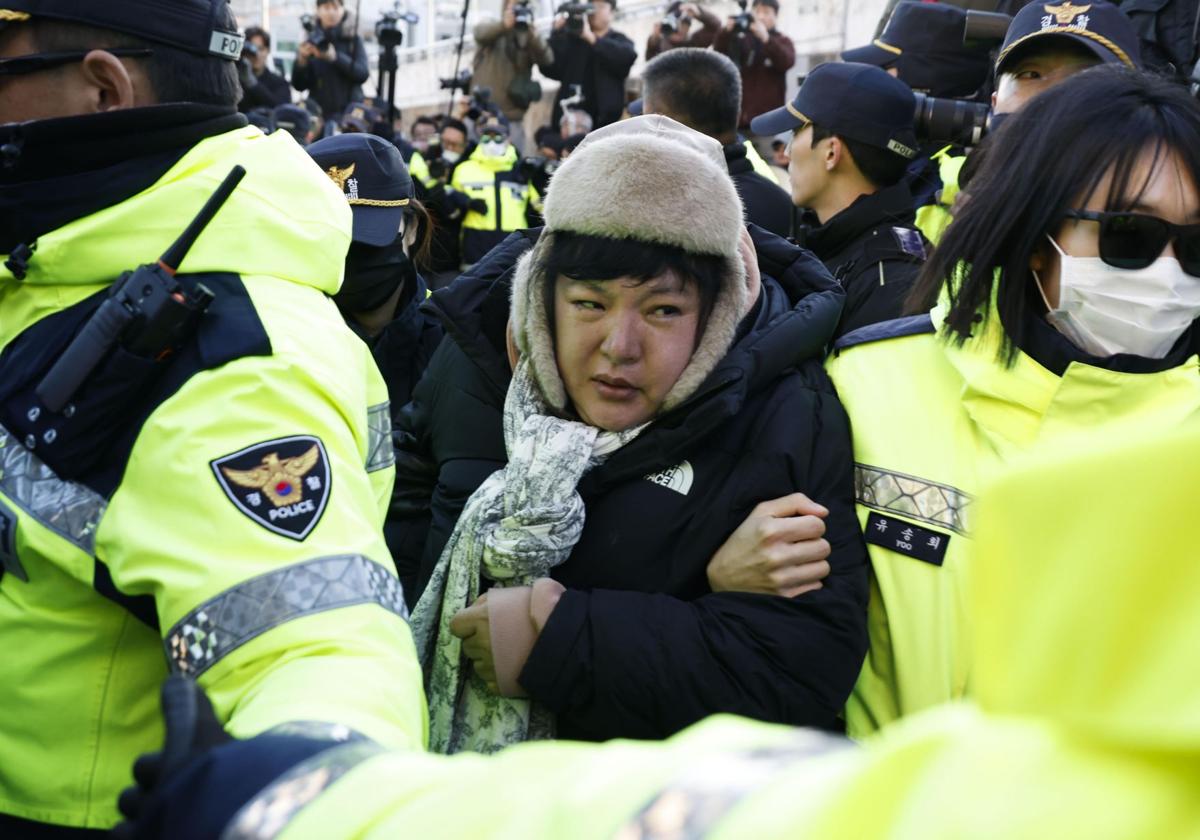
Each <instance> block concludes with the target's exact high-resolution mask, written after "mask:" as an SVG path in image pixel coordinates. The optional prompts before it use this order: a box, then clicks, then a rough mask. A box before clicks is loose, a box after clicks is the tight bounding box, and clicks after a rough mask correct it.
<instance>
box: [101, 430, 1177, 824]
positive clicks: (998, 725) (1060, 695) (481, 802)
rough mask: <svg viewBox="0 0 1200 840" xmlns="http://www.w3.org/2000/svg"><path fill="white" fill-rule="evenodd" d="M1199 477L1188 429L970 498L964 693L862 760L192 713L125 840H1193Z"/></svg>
mask: <svg viewBox="0 0 1200 840" xmlns="http://www.w3.org/2000/svg"><path fill="white" fill-rule="evenodd" d="M1198 474H1200V422H1197V421H1196V420H1192V421H1190V422H1189V423H1187V424H1186V425H1185V428H1183V429H1181V430H1176V431H1173V432H1171V433H1167V434H1164V435H1161V436H1157V437H1152V438H1142V437H1133V438H1130V437H1129V436H1127V435H1123V434H1117V435H1115V436H1113V437H1111V438H1108V439H1105V440H1104V441H1103V442H1101V443H1100V444H1099V445H1096V442H1093V443H1092V445H1089V446H1087V447H1085V448H1084V451H1082V452H1079V451H1068V452H1055V453H1049V454H1048V455H1047V457H1046V458H1044V459H1041V461H1040V462H1039V463H1036V464H1034V465H1032V466H1029V467H1027V468H1025V469H1022V470H1018V471H1015V472H1013V473H1011V474H1008V475H1006V476H1004V477H1003V478H1001V479H1000V480H999V481H998V482H997V483H996V484H994V485H993V486H991V487H989V488H987V489H985V491H984V494H983V496H982V497H981V499H980V500H979V506H978V510H977V513H978V517H977V520H976V524H977V526H978V531H977V536H978V539H977V541H976V543H975V545H974V550H975V552H976V556H975V558H974V562H975V566H976V569H977V570H978V574H977V575H976V576H975V579H974V580H973V581H972V585H971V587H970V593H969V595H968V600H969V603H970V604H971V609H972V610H973V612H974V613H975V615H976V618H977V624H976V626H977V630H978V632H977V633H976V634H975V637H974V640H973V642H972V646H973V649H974V659H975V661H976V662H978V663H979V669H978V673H977V682H976V688H977V692H976V693H977V701H976V702H975V703H973V704H972V703H965V702H964V703H959V704H952V705H948V706H944V707H941V708H938V709H934V710H931V711H929V712H927V713H924V714H922V715H918V716H915V717H913V718H911V719H909V720H906V721H903V722H900V723H897V724H892V725H889V726H888V727H887V728H885V730H884V731H883V732H882V733H880V735H879V737H878V738H876V739H873V740H872V742H871V743H869V744H867V745H866V746H865V748H860V749H856V748H854V747H852V746H851V745H850V742H849V741H846V740H844V739H838V738H835V737H832V736H830V735H828V734H825V733H816V732H812V731H806V730H797V729H787V728H784V727H779V726H768V725H765V724H759V723H752V722H749V721H746V720H744V719H739V718H733V717H718V718H712V719H710V720H708V721H706V722H704V723H700V724H697V725H696V726H694V727H693V728H691V729H689V730H687V731H685V732H683V733H682V734H680V735H678V736H676V737H675V738H672V739H671V740H670V741H668V742H666V743H659V744H649V743H645V742H612V743H610V744H607V745H604V746H594V745H582V744H566V743H557V744H550V743H536V744H526V745H523V746H519V747H515V748H512V749H509V750H506V751H504V752H502V753H500V754H498V755H494V756H488V757H484V756H478V755H470V756H468V755H461V756H454V757H450V758H448V757H442V756H432V755H428V754H420V753H413V752H394V751H393V752H385V751H383V750H380V749H378V748H371V747H369V746H367V745H364V744H361V743H359V744H356V743H348V744H344V745H340V746H337V747H334V748H332V749H327V748H325V745H324V744H322V743H321V742H316V741H311V742H309V741H305V740H304V739H291V740H282V739H281V740H276V741H275V742H273V743H271V742H268V741H267V740H266V739H264V738H258V739H255V741H251V742H241V743H233V744H226V745H224V746H222V747H220V748H219V749H216V750H214V751H212V752H210V753H207V754H205V755H200V753H201V752H202V751H201V750H200V749H198V748H197V747H196V746H194V745H196V744H197V743H198V742H202V741H203V738H196V737H194V734H193V733H202V732H203V729H202V728H200V727H197V726H195V725H193V721H194V720H195V719H196V716H195V715H192V716H182V715H179V714H175V715H173V717H174V719H175V720H177V721H181V720H182V721H183V723H182V724H181V725H179V726H176V727H173V729H175V730H176V735H177V737H176V738H175V739H174V742H175V743H177V744H183V745H185V746H182V747H180V748H179V749H178V750H177V751H176V752H178V753H179V754H180V756H181V758H180V761H179V767H180V768H181V770H180V771H178V772H177V773H176V774H175V775H174V777H173V778H172V777H167V778H166V779H165V781H164V782H163V783H162V784H161V786H158V787H157V788H156V789H154V790H152V791H142V792H141V795H140V796H129V797H127V798H126V804H127V806H133V805H134V804H136V805H137V806H138V807H137V808H136V810H137V814H138V819H137V821H136V822H133V823H127V824H126V825H124V826H123V827H122V828H123V829H125V830H126V833H125V834H124V836H125V837H134V838H138V840H151V838H168V837H169V838H171V840H181V838H182V840H187V838H190V837H198V836H204V835H203V834H202V832H203V831H208V832H209V834H208V835H207V836H214V835H216V834H218V833H220V832H221V831H222V829H226V830H227V831H228V833H227V834H223V835H221V836H224V837H236V838H241V837H264V836H270V837H279V838H280V840H288V838H307V837H321V838H327V840H350V838H356V839H357V840H362V838H367V839H368V840H374V839H375V838H381V839H382V838H395V837H446V838H466V837H470V838H488V837H497V838H499V837H525V838H531V840H542V838H546V840H556V839H557V838H562V837H571V838H579V840H612V839H613V838H617V840H635V838H678V837H689V838H691V837H695V838H700V837H711V838H714V840H725V839H726V838H728V840H733V838H744V837H755V838H764V840H772V839H773V838H779V840H785V838H786V840H803V838H822V840H863V838H912V837H921V838H947V840H949V838H955V839H956V840H957V838H967V837H990V838H997V840H1026V838H1037V837H1087V838H1093V839H1094V840H1143V838H1168V837H1169V838H1193V840H1194V838H1196V837H1200V797H1197V796H1196V791H1197V789H1198V788H1200V723H1198V722H1200V687H1198V685H1197V682H1196V680H1195V679H1193V677H1192V674H1193V671H1194V668H1193V664H1194V661H1195V645H1196V638H1197V636H1198V635H1200V612H1197V610H1196V603H1197V602H1198V601H1200V564H1197V563H1196V562H1195V559H1196V549H1195V538H1194V535H1193V534H1192V533H1191V531H1190V529H1187V528H1183V527H1180V526H1181V523H1188V522H1191V521H1192V519H1193V518H1194V516H1193V510H1194V507H1195V494H1194V493H1193V492H1192V487H1193V485H1194V476H1196V475H1198ZM1018 523H1019V524H1018ZM1131 569H1136V571H1133V572H1131ZM175 688H187V686H186V685H184V686H176V687H175ZM180 697H183V698H185V699H186V698H187V697H188V695H187V694H186V693H183V692H171V693H169V694H168V699H167V705H168V707H169V708H170V709H171V710H172V711H173V712H178V711H179V710H180V709H181V707H182V706H183V703H182V702H181V701H180V699H179V698H180ZM179 736H183V737H179ZM189 760H190V763H187V762H188V761H189ZM182 768H186V769H182ZM204 772H207V774H208V778H209V779H213V780H218V779H225V780H228V783H227V784H224V785H221V784H215V783H212V782H210V783H208V784H204V783H203V780H204V775H203V773H204ZM251 777H252V778H251ZM235 783H236V784H235ZM189 785H190V787H189ZM236 786H240V790H238V791H237V792H234V791H233V788H235V787H236ZM201 790H203V791H205V793H206V794H207V795H203V794H202V795H197V794H198V793H199V791H201ZM247 791H252V793H250V792H247ZM146 794H149V796H147V795H146ZM197 800H199V802H198V801H197ZM464 802H469V807H464ZM200 803H203V807H201V805H200ZM268 806H270V807H268ZM130 810H131V811H132V810H134V808H133V807H130ZM197 824H199V828H198V830H196V832H195V833H192V834H188V833H187V831H188V829H189V828H191V827H193V826H195V825H197Z"/></svg>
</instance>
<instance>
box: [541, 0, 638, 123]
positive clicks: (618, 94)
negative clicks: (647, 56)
mask: <svg viewBox="0 0 1200 840" xmlns="http://www.w3.org/2000/svg"><path fill="white" fill-rule="evenodd" d="M593 5H594V6H596V8H597V11H595V12H593V13H592V15H591V16H590V18H591V19H592V20H596V19H598V18H603V20H604V21H607V20H608V18H610V17H611V15H612V11H613V9H614V8H615V5H616V4H615V3H610V2H608V0H599V2H597V3H595V4H593ZM593 25H594V24H592V23H587V26H589V27H590V26H593ZM589 31H590V30H589ZM603 32H604V34H602V35H597V36H595V43H594V44H589V43H588V42H587V40H586V39H585V38H584V37H582V36H580V35H574V34H571V33H570V32H568V31H567V29H566V27H562V28H559V29H555V30H554V32H553V33H551V35H550V49H551V51H552V52H553V53H554V62H553V63H552V64H550V65H549V66H547V67H543V68H542V72H543V73H544V74H545V75H546V76H547V77H548V78H551V79H556V80H558V81H559V82H561V83H562V86H561V87H560V88H559V91H558V97H557V98H556V99H555V101H554V114H553V116H552V117H551V124H553V125H558V121H559V119H560V118H561V117H562V105H561V102H562V100H563V99H566V98H567V97H568V96H570V95H571V90H572V86H573V85H579V87H580V90H581V91H582V92H583V104H582V107H583V110H585V111H587V112H588V114H589V115H590V116H591V118H592V128H594V129H595V128H600V127H602V126H606V125H608V124H609V123H613V122H616V121H617V120H619V119H620V118H621V114H622V112H623V111H624V110H625V80H626V79H627V78H629V69H630V68H631V67H633V63H634V62H635V61H637V48H636V47H634V45H633V41H631V40H629V38H627V37H626V36H625V35H623V34H621V33H620V32H617V31H616V30H614V29H609V28H607V27H605V28H604V30H603Z"/></svg>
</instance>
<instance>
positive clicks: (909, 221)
mask: <svg viewBox="0 0 1200 840" xmlns="http://www.w3.org/2000/svg"><path fill="white" fill-rule="evenodd" d="M806 215H808V216H809V218H808V224H807V225H806V224H805V221H806V216H805V215H802V216H801V217H800V222H801V224H800V225H799V226H798V228H797V232H796V241H797V242H799V243H800V244H801V245H803V246H804V247H805V248H808V249H810V250H811V251H812V252H813V253H814V254H816V255H817V258H818V259H820V260H821V262H823V263H824V264H825V267H826V268H828V269H829V273H830V274H832V275H833V276H834V278H835V279H837V280H838V281H839V282H840V283H841V284H842V288H844V289H845V290H846V307H845V309H843V310H842V318H841V321H840V322H839V323H838V328H837V335H838V336H839V337H840V336H843V335H845V334H846V333H848V332H850V331H852V330H856V329H858V328H859V327H865V326H867V325H868V324H876V323H879V322H881V321H888V320H891V319H892V318H898V317H899V316H900V315H901V313H902V312H903V311H904V299H905V297H907V295H908V293H909V291H910V290H911V289H912V286H913V283H915V282H916V279H917V275H918V274H920V273H921V266H922V265H924V264H925V257H926V255H927V254H926V249H927V248H928V243H926V242H925V240H924V238H923V237H922V236H921V232H920V231H919V230H917V226H916V213H915V212H914V210H913V197H912V193H911V192H910V191H909V189H908V185H907V184H906V183H905V182H903V181H901V182H900V183H898V184H896V185H894V186H891V187H887V188H885V189H882V190H879V191H878V192H875V193H870V194H868V195H861V196H859V197H858V198H857V199H856V200H855V201H854V203H853V204H851V205H850V206H849V207H847V208H846V209H845V210H843V211H842V212H840V213H838V214H837V215H836V216H834V217H833V218H831V219H830V220H829V221H827V222H826V223H825V224H823V225H822V224H819V223H818V222H817V221H816V220H815V219H812V218H811V214H806Z"/></svg>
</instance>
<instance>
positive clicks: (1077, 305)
mask: <svg viewBox="0 0 1200 840" xmlns="http://www.w3.org/2000/svg"><path fill="white" fill-rule="evenodd" d="M1046 238H1047V239H1049V240H1050V244H1051V245H1053V246H1054V250H1056V251H1058V254H1059V258H1060V262H1059V269H1058V278H1059V279H1058V306H1051V305H1050V302H1049V301H1048V300H1046V293H1045V292H1044V291H1042V282H1041V278H1039V277H1038V276H1037V272H1036V271H1035V272H1034V279H1036V280H1037V283H1038V290H1039V291H1040V292H1041V294H1042V299H1043V300H1046V307H1047V309H1049V312H1047V313H1046V322H1047V323H1048V324H1050V325H1051V326H1052V327H1054V328H1055V329H1056V330H1058V331H1059V332H1060V333H1062V334H1063V335H1065V336H1066V337H1067V338H1068V339H1069V340H1070V341H1071V343H1072V344H1074V345H1075V346H1076V347H1078V348H1079V349H1080V350H1083V351H1084V352H1086V353H1090V354H1091V355H1093V356H1115V355H1117V354H1119V353H1128V354H1132V355H1135V356H1142V357H1144V358H1147V359H1161V358H1163V357H1164V356H1166V355H1167V353H1169V352H1170V351H1171V348H1172V347H1174V346H1175V342H1176V341H1178V340H1179V337H1180V336H1181V335H1183V333H1184V332H1185V331H1186V330H1187V328H1188V327H1190V326H1191V325H1192V322H1193V321H1195V320H1196V319H1197V318H1200V278H1197V277H1192V276H1191V275H1189V274H1187V273H1186V272H1185V271H1184V270H1183V267H1182V266H1181V265H1180V264H1179V260H1177V259H1175V258H1174V257H1159V258H1158V259H1157V260H1155V261H1154V262H1153V263H1151V264H1150V265H1148V266H1146V267H1145V268H1142V269H1137V270H1128V269H1121V268H1114V267H1113V266H1111V265H1108V264H1107V263H1105V262H1104V261H1103V260H1102V259H1100V258H1099V257H1072V256H1071V255H1069V254H1067V253H1065V252H1064V251H1063V249H1062V248H1060V247H1059V246H1058V243H1057V242H1055V241H1054V238H1053V237H1051V236H1050V235H1049V234H1047V236H1046Z"/></svg>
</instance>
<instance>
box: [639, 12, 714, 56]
mask: <svg viewBox="0 0 1200 840" xmlns="http://www.w3.org/2000/svg"><path fill="white" fill-rule="evenodd" d="M696 22H699V24H700V29H698V30H696V31H695V32H693V31H692V25H693V24H694V23H696ZM720 31H721V19H720V18H719V17H717V16H716V15H714V14H713V13H712V12H710V11H708V10H707V9H702V8H701V7H700V6H698V5H697V4H695V3H681V2H679V0H675V2H673V3H671V5H669V6H667V12H666V14H664V15H663V17H662V20H660V21H659V22H658V23H656V24H654V30H653V31H652V32H651V33H650V37H649V38H648V39H646V60H647V61H649V60H650V59H652V58H654V57H655V56H656V55H658V54H659V53H662V52H666V51H667V50H673V49H675V48H676V47H700V48H704V47H708V46H711V45H712V42H713V40H714V39H715V38H716V37H717V33H718V32H720Z"/></svg>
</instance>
